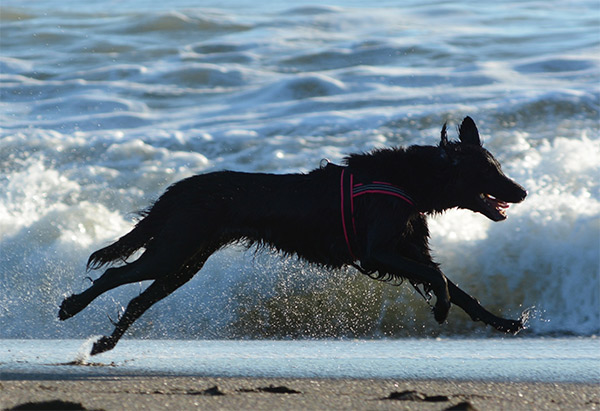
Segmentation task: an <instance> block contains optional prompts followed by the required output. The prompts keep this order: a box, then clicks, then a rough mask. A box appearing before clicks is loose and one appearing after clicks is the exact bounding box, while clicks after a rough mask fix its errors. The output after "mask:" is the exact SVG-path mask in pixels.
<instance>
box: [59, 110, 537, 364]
mask: <svg viewBox="0 0 600 411" xmlns="http://www.w3.org/2000/svg"><path fill="white" fill-rule="evenodd" d="M458 132H459V141H449V140H448V137H447V132H446V125H445V124H444V126H443V128H442V132H441V140H440V142H439V144H438V145H436V146H418V145H414V146H410V147H396V148H385V149H377V150H374V151H371V152H369V153H365V154H352V155H350V156H348V157H347V158H345V160H344V163H343V165H335V164H331V163H327V164H326V165H323V166H322V167H320V168H318V169H315V170H313V171H311V172H309V173H308V174H280V175H278V174H260V173H241V172H234V171H220V172H213V173H209V174H201V175H196V176H193V177H190V178H187V179H184V180H182V181H179V182H177V183H175V184H173V185H172V186H170V187H169V188H168V189H167V190H166V192H165V193H164V194H163V195H162V196H161V197H160V198H159V199H158V200H157V201H156V202H155V203H154V204H153V205H152V206H151V207H149V208H148V209H147V210H146V211H145V212H143V213H142V217H143V218H142V219H141V220H140V221H139V222H138V223H137V224H136V225H135V227H134V228H133V230H131V231H130V232H129V233H128V234H125V235H124V236H123V237H121V238H120V239H119V240H118V241H116V242H115V243H113V244H112V245H109V246H107V247H105V248H102V249H100V250H98V251H96V252H94V253H93V254H92V255H91V256H90V258H89V260H88V269H98V268H100V267H102V266H105V265H111V264H114V263H119V262H120V263H121V265H120V266H116V267H111V268H108V269H107V270H106V271H105V272H104V274H102V276H100V277H99V278H98V279H97V280H95V281H93V284H92V285H91V286H90V287H89V288H88V289H87V290H85V291H83V292H82V293H80V294H74V295H71V296H70V297H68V298H66V299H65V300H64V301H63V302H62V304H61V306H60V310H59V313H58V316H59V318H60V319H61V320H66V319H67V318H70V317H72V316H74V315H75V314H77V313H79V312H80V311H81V310H83V309H84V308H85V307H86V306H87V305H88V304H90V303H91V302H92V301H93V300H94V299H95V298H96V297H98V296H99V295H100V294H102V293H104V292H106V291H108V290H111V289H113V288H115V287H118V286H121V285H123V284H128V283H134V282H139V281H144V280H154V281H153V283H152V284H151V285H149V286H148V288H147V289H146V290H144V291H143V292H142V293H141V294H140V295H139V296H137V297H135V298H133V299H132V300H131V301H130V302H129V305H128V306H127V309H126V310H125V312H124V313H123V315H122V316H121V317H120V318H119V320H118V321H117V322H116V324H115V329H114V332H113V333H112V335H110V336H105V337H102V338H101V339H99V340H98V341H96V342H95V344H94V345H93V347H92V351H91V354H92V355H94V354H99V353H102V352H105V351H108V350H110V349H112V348H114V347H115V345H116V344H117V342H118V341H119V339H120V338H121V336H123V334H124V333H125V331H126V330H127V329H128V328H129V326H131V324H133V322H134V321H135V320H136V319H138V318H139V317H140V316H141V315H142V314H143V313H144V312H145V311H146V310H147V309H148V308H150V306H152V305H153V304H154V303H156V302H157V301H160V300H162V299H163V298H165V297H167V296H168V295H169V294H171V293H172V292H173V291H175V290H176V289H178V288H179V287H181V286H182V285H183V284H185V283H186V282H187V281H189V280H190V279H191V278H192V277H193V276H194V275H195V274H196V273H197V272H198V271H199V270H200V269H201V268H202V266H203V265H204V262H205V261H206V260H207V258H208V257H210V255H211V254H213V253H214V252H215V251H217V250H219V249H220V248H222V247H224V246H226V245H228V244H232V243H236V242H242V243H244V244H246V245H247V246H248V247H250V246H252V245H257V246H258V247H269V248H274V249H276V250H279V251H281V252H282V253H283V254H286V255H297V256H298V257H300V258H302V259H304V260H306V261H309V262H311V263H314V264H318V265H320V266H323V267H326V268H329V269H338V268H341V267H344V266H349V265H350V266H354V267H355V268H356V269H358V270H359V271H360V272H362V273H364V274H367V275H369V276H371V277H372V278H374V279H378V280H383V281H390V282H393V281H400V280H403V279H406V280H408V281H409V282H410V284H412V285H413V286H414V287H415V288H416V287H417V286H418V285H420V286H421V287H422V289H423V291H421V290H420V289H419V288H417V290H418V291H419V292H421V293H424V294H427V296H428V297H431V294H430V293H431V292H433V294H435V296H436V302H435V305H434V306H433V314H434V317H435V319H436V320H437V322H439V323H443V322H444V321H445V320H446V317H447V316H448V311H449V309H450V304H451V303H453V304H455V305H457V306H459V307H460V308H462V309H463V310H464V311H465V312H466V313H468V314H469V315H470V316H471V318H472V319H473V320H474V321H482V322H483V323H485V324H488V325H491V326H492V327H494V328H496V329H497V330H500V331H503V332H507V333H517V332H518V331H519V330H521V329H522V328H523V321H522V320H521V319H519V320H510V319H504V318H500V317H497V316H495V315H493V314H491V313H490V312H488V311H487V310H486V309H484V308H483V307H482V306H481V305H480V304H479V302H478V301H477V300H476V299H475V298H473V297H471V296H470V295H468V294H467V293H465V292H464V291H462V290H461V289H460V288H458V287H457V286H456V285H455V284H454V283H452V281H450V280H449V279H448V278H447V277H446V276H445V275H444V274H443V273H442V271H441V270H440V268H439V265H438V264H436V263H435V262H434V261H433V259H432V257H431V254H430V249H429V245H428V239H429V231H428V228H427V216H428V215H431V214H435V213H441V212H443V211H444V210H448V209H451V208H463V209H469V210H472V211H474V212H477V213H481V214H483V215H484V216H486V217H487V218H489V219H491V220H493V221H501V220H504V219H505V218H506V213H505V210H506V209H507V208H508V207H509V203H519V202H521V201H523V200H524V199H525V196H526V195H527V192H526V191H525V190H524V189H523V187H521V186H520V185H518V184H517V183H516V182H514V181H513V180H511V179H510V178H508V177H507V176H505V175H504V173H503V172H502V170H501V168H500V164H499V163H498V161H497V160H496V159H495V158H494V157H493V156H492V154H491V153H490V152H488V151H487V150H486V149H484V148H483V146H482V143H481V140H480V138H479V132H478V130H477V127H476V125H475V122H474V121H473V120H472V119H471V118H470V117H466V118H465V119H464V120H463V122H462V124H461V125H460V126H459V128H458ZM142 249H143V253H141V255H140V256H139V258H137V259H136V260H135V261H133V262H126V260H127V259H128V258H129V257H130V256H132V255H133V254H134V253H135V252H136V251H138V250H142Z"/></svg>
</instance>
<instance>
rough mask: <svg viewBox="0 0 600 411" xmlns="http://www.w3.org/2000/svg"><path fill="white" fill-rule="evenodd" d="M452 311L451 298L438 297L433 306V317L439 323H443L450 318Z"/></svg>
mask: <svg viewBox="0 0 600 411" xmlns="http://www.w3.org/2000/svg"><path fill="white" fill-rule="evenodd" d="M449 311H450V300H449V299H448V300H446V299H443V298H438V299H437V301H436V302H435V306H434V307H433V317H434V318H435V320H436V321H437V322H438V323H439V324H443V323H444V321H446V318H448V312H449Z"/></svg>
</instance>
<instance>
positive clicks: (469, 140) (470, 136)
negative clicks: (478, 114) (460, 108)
mask: <svg viewBox="0 0 600 411" xmlns="http://www.w3.org/2000/svg"><path fill="white" fill-rule="evenodd" d="M458 138H459V139H460V141H461V143H464V144H474V145H478V146H480V145H481V140H480V139H479V131H477V126H476V125H475V122H474V121H473V119H472V118H471V117H465V119H464V120H463V122H462V124H461V125H460V127H458Z"/></svg>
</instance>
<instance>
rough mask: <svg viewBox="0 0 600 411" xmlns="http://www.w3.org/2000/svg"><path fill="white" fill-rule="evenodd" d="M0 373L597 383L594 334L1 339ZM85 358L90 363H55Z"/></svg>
mask: <svg viewBox="0 0 600 411" xmlns="http://www.w3.org/2000/svg"><path fill="white" fill-rule="evenodd" d="M0 347H1V348H0V379H10V378H49V379H52V378H76V377H84V376H85V377H90V376H169V375H171V376H211V377H293V378H391V379H452V380H460V379H467V380H471V379H473V380H482V381H545V382H559V381H562V382H588V383H590V382H600V340H598V339H595V338H594V339H590V338H556V339H555V338H549V339H540V338H537V339H437V340H436V339H400V340H371V341H364V340H363V341H360V340H354V341H314V340H313V341H229V340H226V341H214V340H213V341H203V340H196V341H182V340H177V341H165V340H124V341H122V342H121V343H119V346H118V348H117V349H115V350H114V351H111V352H109V353H105V354H102V355H99V356H97V357H92V358H87V357H86V355H85V354H84V351H85V352H87V350H89V343H85V342H84V341H82V340H2V341H0ZM75 360H85V361H87V364H88V365H91V366H83V365H61V364H65V363H68V362H72V361H75Z"/></svg>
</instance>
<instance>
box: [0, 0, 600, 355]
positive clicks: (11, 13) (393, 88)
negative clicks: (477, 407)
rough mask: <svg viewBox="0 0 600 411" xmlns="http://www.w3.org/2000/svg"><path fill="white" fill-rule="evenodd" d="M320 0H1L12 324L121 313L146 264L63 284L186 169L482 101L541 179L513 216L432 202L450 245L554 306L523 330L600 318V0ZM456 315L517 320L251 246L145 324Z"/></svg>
mask: <svg viewBox="0 0 600 411" xmlns="http://www.w3.org/2000/svg"><path fill="white" fill-rule="evenodd" d="M321 3H322V2H319V4H316V3H315V2H310V1H305V0H302V1H295V2H293V5H291V4H292V3H289V2H277V1H254V0H235V1H202V2H196V1H191V0H174V1H168V2H155V1H153V2H150V1H143V0H132V1H104V0H87V1H86V2H85V7H82V6H81V2H79V1H78V2H75V1H73V0H65V1H54V0H37V1H29V2H27V1H21V0H2V2H1V4H0V9H1V10H0V30H1V33H0V35H1V47H0V338H7V339H11V338H25V339H29V338H57V339H70V338H87V337H88V336H90V335H97V334H106V333H109V332H111V328H112V326H111V324H110V321H109V320H108V318H107V316H110V317H111V318H117V316H118V315H119V313H120V312H121V311H122V308H123V306H125V305H126V304H127V302H128V301H129V299H131V298H132V297H133V296H135V295H137V294H138V293H139V292H140V290H141V289H142V288H143V287H145V284H144V285H137V284H136V285H132V286H130V287H127V288H125V289H118V290H114V291H113V292H111V293H108V294H107V295H105V296H102V297H101V298H99V299H98V300H97V301H95V302H94V303H93V304H92V305H91V306H90V307H89V308H87V309H86V310H84V311H83V312H82V313H81V314H79V315H77V316H76V317H75V318H73V319H71V320H69V321H66V322H59V321H58V320H57V318H56V315H57V309H58V305H59V304H60V302H61V300H62V299H63V298H64V297H65V296H66V295H68V294H70V293H73V292H79V291H81V290H83V289H84V288H85V287H87V285H88V284H89V280H87V279H86V276H88V275H89V276H91V277H92V278H96V276H98V275H100V273H99V272H91V273H86V272H85V262H86V261H87V258H88V256H89V255H90V253H91V252H93V251H94V250H96V249H98V248H99V247H102V246H105V245H107V244H108V243H110V242H112V241H114V240H115V239H116V238H119V237H120V236H122V235H123V234H125V233H126V232H128V231H129V230H130V229H131V227H132V225H133V223H134V222H135V219H134V216H135V214H134V211H136V210H140V209H144V208H146V207H147V206H148V205H149V204H150V203H151V202H152V201H153V200H155V199H156V198H157V197H158V196H159V195H160V194H161V193H162V192H163V191H164V190H165V188H166V187H167V186H168V185H169V184H171V183H173V182H174V181H177V180H179V179H181V178H184V177H188V176H190V175H192V174H194V173H201V172H209V171H214V170H221V169H234V170H243V171H264V172H274V173H284V172H296V171H307V170H310V169H312V168H315V167H318V165H319V162H320V160H321V159H322V158H324V157H327V158H329V159H330V160H332V161H334V162H339V161H341V159H342V158H343V157H344V156H345V155H347V154H348V153H352V152H356V151H365V150H370V149H372V148H374V147H382V146H393V145H409V144H436V143H437V141H438V138H439V132H440V128H441V126H442V124H443V123H444V122H446V121H447V122H448V125H449V131H450V132H449V135H450V137H451V138H456V132H455V130H456V125H457V124H459V121H460V120H461V119H462V118H463V117H464V116H466V115H469V116H471V117H473V118H474V119H475V120H476V122H477V124H478V126H479V130H480V132H481V135H482V137H483V139H484V141H485V147H487V148H488V149H489V150H490V151H491V152H492V153H493V154H494V155H495V156H496V157H497V158H498V159H499V160H500V161H501V162H502V163H503V167H504V170H505V171H506V173H507V174H508V175H509V176H510V177H512V178H514V179H516V180H517V181H518V182H519V183H521V184H522V185H523V186H525V187H526V188H527V190H528V191H529V196H528V198H527V200H526V201H525V202H524V203H522V204H519V205H515V206H512V207H511V208H510V210H509V213H508V219H507V221H505V222H502V223H497V224H494V223H491V222H490V221H488V220H487V219H485V218H484V217H482V216H480V215H474V214H472V213H470V212H464V211H449V212H447V213H446V214H444V215H443V216H436V217H433V218H431V219H430V229H431V230H430V231H431V234H432V249H433V254H434V256H435V258H436V259H437V261H438V262H440V263H441V267H442V269H443V270H444V272H445V273H446V274H447V276H448V277H449V278H451V279H452V280H454V282H456V283H459V284H460V285H461V287H463V288H464V289H465V290H466V291H468V292H469V293H471V294H473V295H475V296H477V298H478V299H480V300H481V302H482V303H483V304H484V306H486V307H487V308H489V309H490V310H491V311H493V312H495V313H498V314H501V315H503V316H507V317H518V316H519V315H520V314H521V313H522V312H523V311H524V310H526V309H530V308H531V307H535V308H534V309H533V310H531V312H534V313H536V315H535V316H534V317H533V318H531V320H530V321H529V324H528V325H529V328H528V330H526V332H525V333H524V334H525V335H528V336H543V335H553V336H556V335H562V336H565V335H577V336H592V335H598V333H600V178H598V176H599V175H600V125H599V118H600V114H599V108H600V33H599V27H600V9H599V7H598V1H597V0H574V1H568V2H553V3H552V5H551V6H549V4H548V2H544V1H502V2H472V1H462V0H457V1H452V2H448V1H445V0H431V1H426V2H423V1H416V0H410V1H402V2H391V1H384V2H371V3H368V2H364V1H363V2H359V1H356V0H335V1H331V2H328V3H326V4H321ZM437 336H441V337H444V338H446V337H454V336H461V337H497V336H499V334H497V333H495V332H494V331H491V330H489V328H486V327H483V326H482V325H481V324H478V323H472V322H471V321H470V319H469V318H468V317H467V316H465V315H463V314H461V313H460V310H458V309H453V310H452V311H451V312H450V317H449V321H448V322H447V324H444V325H442V326H439V325H438V324H436V323H435V321H434V320H433V319H432V316H431V313H430V309H429V307H428V306H427V305H426V304H425V303H424V301H423V300H422V298H420V297H419V296H418V295H416V294H415V293H414V292H413V291H412V290H411V289H410V287H400V288H392V287H389V286H385V285H381V284H378V283H375V282H373V281H371V280H369V279H367V278H364V277H363V276H361V275H360V274H358V273H357V272H355V271H353V270H348V271H347V272H338V273H329V272H327V271H326V270H322V269H319V268H317V267H311V266H306V265H304V264H302V263H299V262H297V261H295V260H294V259H288V260H281V259H280V258H279V257H278V256H274V255H270V254H268V253H267V254H259V255H255V253H254V250H250V251H248V252H244V251H243V250H241V249H228V250H225V251H223V252H220V253H218V254H216V255H215V256H213V257H212V258H211V259H209V261H208V262H207V264H206V265H205V267H204V269H203V270H202V272H201V273H200V274H199V275H197V276H196V278H194V279H193V280H192V281H191V282H190V283H188V284H186V285H185V286H184V287H182V288H181V289H180V290H178V291H177V292H176V293H174V294H173V295H172V296H170V297H169V298H167V299H166V300H164V301H162V302H160V303H159V304H157V305H156V306H155V307H153V308H152V309H151V310H150V311H148V312H147V313H146V314H145V315H144V316H143V317H142V318H140V320H139V321H138V322H136V324H135V325H134V326H133V327H132V328H131V330H130V331H129V332H128V334H127V337H130V338H131V337H133V338H157V339H164V338H167V339H209V340H210V339H231V338H259V339H260V338H286V339H290V338H304V339H306V338H338V337H344V338H363V339H373V338H375V339H376V338H408V337H437ZM403 341H404V342H403V344H406V342H405V340H403ZM143 344H145V343H143ZM118 348H121V345H119V346H118Z"/></svg>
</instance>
